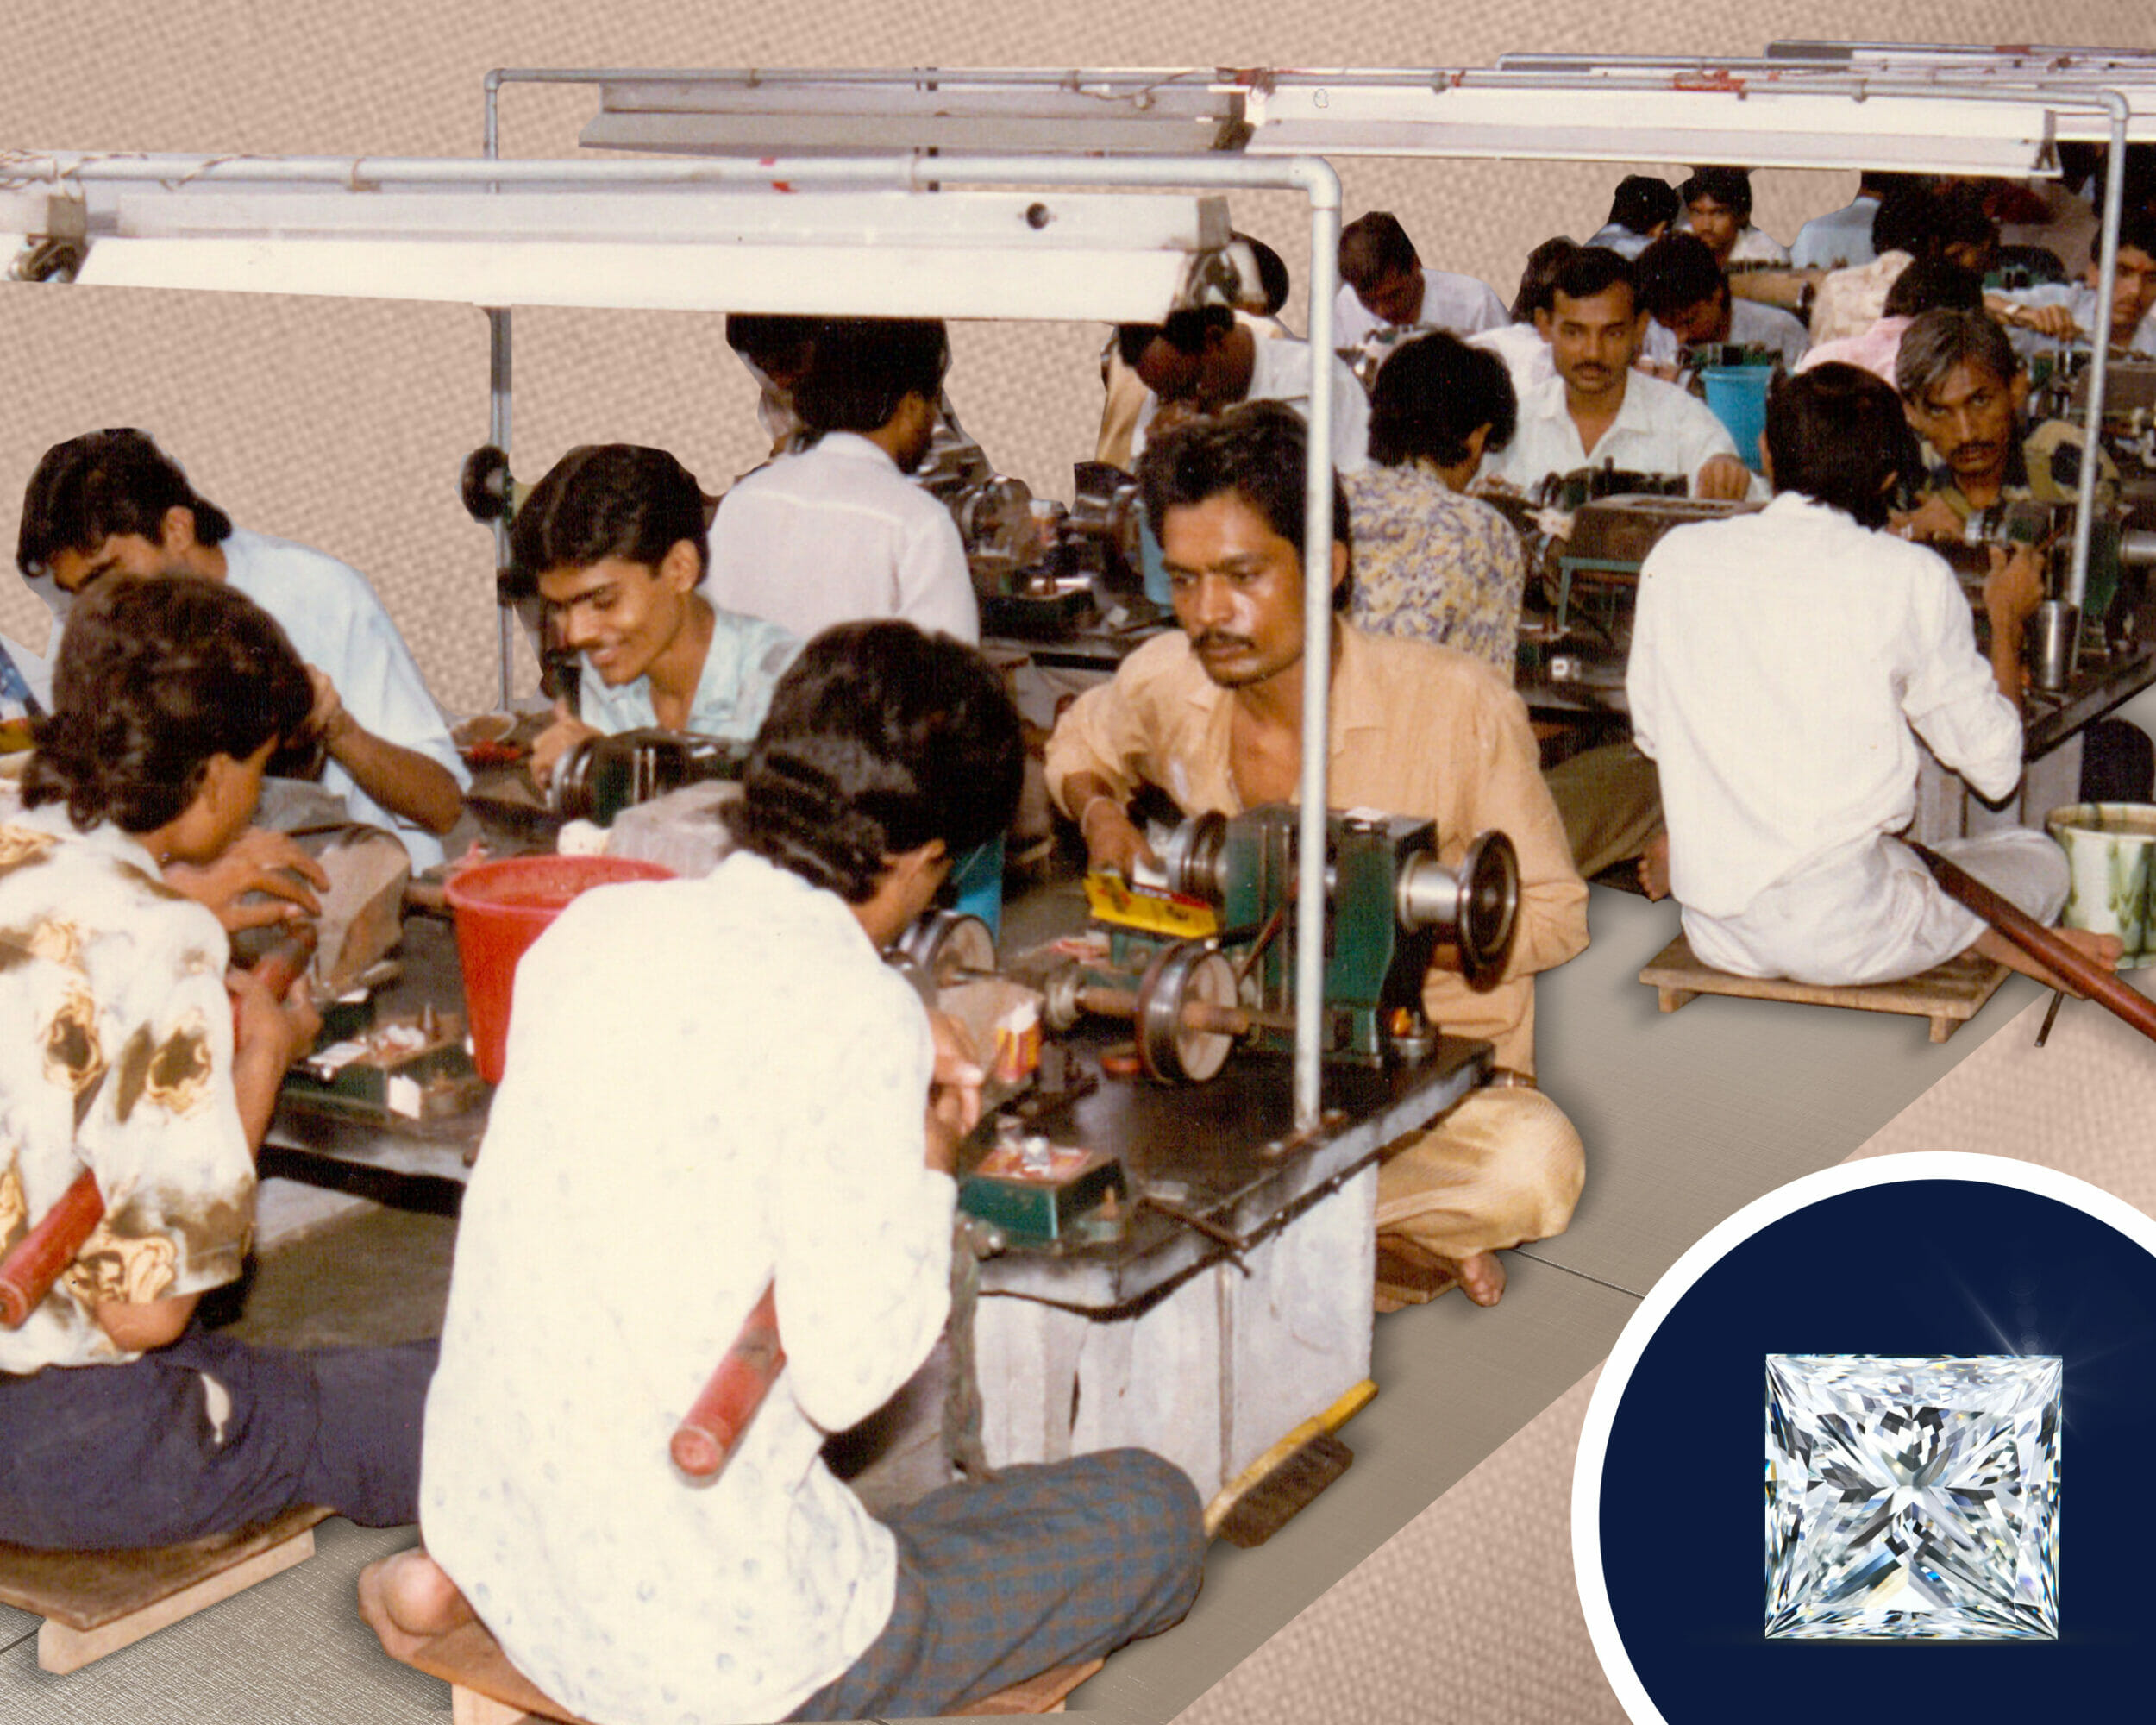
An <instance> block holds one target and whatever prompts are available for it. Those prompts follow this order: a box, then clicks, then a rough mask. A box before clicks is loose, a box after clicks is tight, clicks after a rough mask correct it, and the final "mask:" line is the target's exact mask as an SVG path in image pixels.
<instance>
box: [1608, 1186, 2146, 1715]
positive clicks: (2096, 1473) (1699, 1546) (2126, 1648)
mask: <svg viewBox="0 0 2156 1725" xmlns="http://www.w3.org/2000/svg"><path fill="white" fill-rule="evenodd" d="M2153 1316H2156V1256H2152V1255H2151V1254H2150V1252H2148V1251H2146V1250H2145V1249H2144V1248H2143V1247H2142V1246H2141V1245H2139V1244H2138V1243H2137V1242H2135V1241H2134V1240H2133V1239H2128V1237H2127V1236H2126V1235H2125V1234H2123V1233H2120V1232H2119V1231H2118V1230H2117V1229H2115V1228H2114V1227H2111V1226H2109V1225H2108V1224H2106V1223H2105V1222H2103V1221H2101V1220H2098V1219H2097V1218H2096V1217H2094V1216H2091V1215H2089V1214H2085V1213H2084V1212H2083V1211H2081V1210H2078V1209H2076V1208H2073V1207H2072V1206H2071V1205H2070V1204H2066V1203H2062V1202H2059V1201H2057V1200H2055V1199H2052V1198H2046V1197H2043V1196H2040V1195H2037V1194H2035V1193H2033V1192H2029V1191H2025V1190H2021V1189H2018V1188H2015V1187H2012V1186H1998V1185H1989V1184H1983V1183H1978V1182H1969V1181H1959V1180H1915V1181H1906V1182H1899V1183H1893V1184H1885V1185H1875V1186H1869V1187H1865V1188H1864V1189H1859V1190H1856V1191H1851V1192H1845V1193H1841V1194H1839V1195H1835V1196H1832V1197H1827V1198H1823V1199H1821V1200H1820V1201H1816V1202H1814V1203H1812V1204H1809V1205H1808V1206H1806V1207H1805V1208H1802V1209H1799V1210H1796V1211H1794V1212H1792V1213H1791V1214H1788V1215H1785V1216H1783V1217H1781V1218H1780V1219H1778V1220H1775V1221H1772V1222H1770V1223H1768V1224H1767V1225H1766V1226H1764V1227H1762V1228H1760V1229H1759V1230H1758V1232H1757V1233H1753V1234H1752V1235H1751V1236H1750V1237H1749V1238H1748V1239H1745V1240H1743V1241H1742V1242H1740V1243H1739V1245H1736V1246H1734V1247H1733V1248H1732V1249H1731V1250H1730V1251H1728V1252H1727V1253H1726V1254H1725V1255H1724V1256H1723V1257H1722V1258H1721V1259H1720V1261H1719V1262H1718V1263H1716V1264H1714V1265H1712V1266H1711V1267H1710V1268H1708V1270H1705V1271H1704V1272H1703V1273H1702V1275H1701V1276H1700V1277H1699V1278H1698V1280H1697V1281H1696V1282H1695V1283H1693V1285H1692V1287H1691V1288H1690V1289H1689V1291H1688V1292H1686V1293H1685V1294H1683V1295H1682V1296H1681V1297H1680V1298H1679V1299H1678V1300H1677V1303H1676V1304H1675V1305H1674V1306H1673V1307H1672V1308H1671V1309H1670V1312H1669V1313H1668V1314H1667V1315H1666V1316H1665V1317H1664V1319H1663V1320H1662V1322H1661V1324H1660V1326H1659V1327H1658V1328H1657V1330H1656V1331H1655V1333H1654V1335H1653V1337H1652V1338H1651V1339H1650V1340H1649V1341H1648V1342H1647V1343H1646V1345H1645V1348H1644V1350H1643V1351H1642V1352H1641V1353H1640V1355H1639V1360H1638V1362H1637V1364H1636V1365H1635V1366H1634V1368H1633V1373H1632V1377H1631V1380H1630V1382H1629V1383H1627V1384H1626V1386H1625V1389H1624V1392H1623V1395H1622V1396H1621V1398H1620V1401H1619V1402H1618V1404H1617V1408H1616V1411H1615V1414H1614V1419H1613V1421H1612V1424H1611V1427H1610V1433H1609V1440H1608V1447H1607V1450H1606V1452H1605V1454H1604V1458H1603V1462H1602V1470H1601V1503H1600V1526H1601V1559H1602V1565H1603V1577H1604V1579H1605V1581H1606V1583H1607V1585H1608V1598H1609V1604H1610V1609H1611V1612H1612V1615H1613V1616H1614V1619H1615V1626H1616V1629H1617V1633H1618V1635H1619V1637H1620V1639H1621V1640H1622V1641H1623V1643H1624V1650H1625V1653H1626V1656H1627V1657H1628V1658H1629V1659H1630V1660H1631V1662H1632V1665H1633V1671H1634V1672H1635V1673H1636V1674H1637V1676H1638V1678H1639V1682H1640V1684H1641V1685H1642V1686H1643V1687H1644V1688H1645V1691H1646V1693H1647V1695H1648V1696H1649V1697H1651V1699H1652V1701H1653V1703H1654V1704H1655V1706H1656V1707H1657V1708H1658V1709H1659V1710H1660V1711H1661V1713H1662V1715H1663V1716H1664V1718H1665V1719H1666V1720H1667V1721H1668V1722H1669V1725H1727V1721H1729V1720H1731V1719H1739V1718H1740V1719H1743V1720H1745V1722H1747V1725H1755V1722H1756V1725H1777V1722H1783V1721H1786V1722H1789V1725H1798V1722H1802V1725H1816V1722H1817V1721H1818V1720H1819V1719H1820V1718H1821V1716H1833V1715H1837V1714H1841V1713H1845V1712H1852V1713H1853V1712H1863V1711H1868V1710H1872V1709H1875V1708H1877V1707H1878V1706H1879V1705H1881V1704H1883V1702H1884V1700H1885V1698H1886V1697H1890V1696H1897V1695H1898V1696H1901V1697H1904V1698H1905V1700H1906V1701H1907V1702H1908V1703H1915V1704H1917V1705H1920V1706H1921V1711H1922V1712H1923V1713H1924V1715H1925V1716H1927V1717H1931V1718H1952V1717H1956V1716H1960V1717H1967V1718H2006V1717H2012V1716H2015V1711H2016V1710H2017V1709H2033V1710H2034V1709H2040V1712H2041V1713H2042V1714H2048V1713H2050V1712H2051V1711H2053V1709H2059V1708H2066V1709H2070V1710H2071V1711H2072V1712H2073V1713H2075V1714H2077V1715H2081V1716H2087V1715H2089V1714H2090V1713H2092V1712H2093V1713H2095V1714H2096V1715H2098V1716H2103V1715H2105V1714H2108V1713H2109V1712H2111V1711H2112V1709H2117V1710H2118V1712H2119V1714H2120V1715H2121V1716H2124V1715H2125V1714H2127V1713H2128V1712H2145V1711H2146V1710H2147V1706H2148V1703H2147V1646H2148V1640H2149V1634H2150V1631H2149V1627H2148V1617H2149V1588H2148V1576H2149V1573H2150V1570H2151V1565H2152V1555H2153V1554H2152V1553H2151V1550H2150V1546H2149V1540H2150V1537H2151V1535H2150V1517H2149V1515H2148V1514H2147V1500H2146V1496H2145V1490H2146V1482H2147V1478H2148V1462H2147V1449H2148V1443H2149V1438H2150V1434H2151V1433H2152V1430H2156V1321H2153ZM1770 1353H1871V1354H1896V1355H1921V1354H2004V1353H2021V1354H2057V1355H2059V1356H2060V1357H2061V1358H2062V1359H2063V1361H2064V1362H2065V1371H2064V1381H2063V1385H2062V1401H2063V1408H2062V1415H2063V1422H2062V1433H2061V1438H2060V1443H2059V1639H2058V1640H2056V1641H2011V1640H2009V1641H1952V1642H1936V1641H1896V1642H1879V1641H1858V1640H1768V1639H1767V1637H1766V1635H1765V1633H1764V1615H1765V1614H1764V1579H1763V1566H1764V1562H1763V1550H1764V1531H1763V1516H1762V1508H1761V1499H1760V1469H1761V1463H1762V1451H1763V1442H1764V1423H1765V1414H1764V1388H1763V1379H1764V1357H1765V1356H1766V1355H1768V1354H1770Z"/></svg>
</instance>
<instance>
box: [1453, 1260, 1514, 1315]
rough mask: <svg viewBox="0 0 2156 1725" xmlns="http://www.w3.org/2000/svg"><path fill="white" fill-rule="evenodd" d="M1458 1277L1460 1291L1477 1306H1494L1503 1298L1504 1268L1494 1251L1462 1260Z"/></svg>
mask: <svg viewBox="0 0 2156 1725" xmlns="http://www.w3.org/2000/svg"><path fill="white" fill-rule="evenodd" d="M1459 1277H1460V1291H1461V1292H1462V1293H1463V1294H1464V1295H1467V1297H1468V1298H1469V1299H1470V1300H1472V1301H1473V1302H1475V1303H1476V1305H1478V1306H1495V1304H1496V1303H1497V1302H1499V1301H1500V1300H1501V1299H1503V1298H1504V1297H1505V1266H1504V1265H1503V1264H1500V1263H1499V1262H1498V1261H1497V1254H1496V1253H1495V1252H1494V1251H1478V1252H1476V1254H1475V1256H1474V1257H1472V1258H1462V1259H1461V1260H1460V1267H1459Z"/></svg>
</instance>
